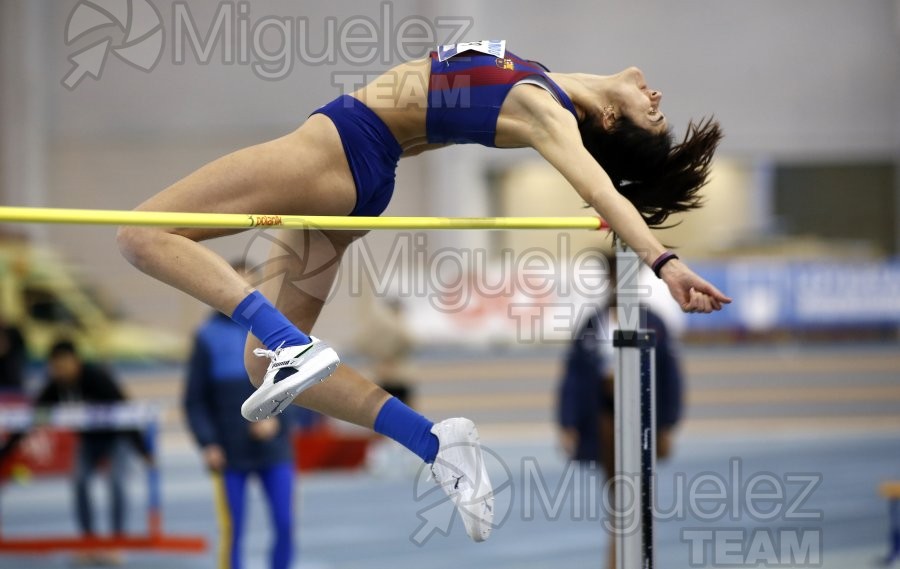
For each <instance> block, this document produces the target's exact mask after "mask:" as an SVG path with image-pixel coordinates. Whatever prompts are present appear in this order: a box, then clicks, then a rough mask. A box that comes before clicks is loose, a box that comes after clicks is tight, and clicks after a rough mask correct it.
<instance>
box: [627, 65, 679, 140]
mask: <svg viewBox="0 0 900 569" xmlns="http://www.w3.org/2000/svg"><path fill="white" fill-rule="evenodd" d="M618 78H619V88H618V89H617V95H618V97H617V98H618V101H617V102H618V107H619V108H618V112H619V113H621V114H623V115H624V116H626V117H628V118H630V119H631V120H632V121H634V123H635V124H636V125H638V126H640V127H642V128H645V129H647V130H649V131H652V132H665V131H666V129H667V128H668V127H669V126H668V124H667V122H666V117H665V116H664V115H663V114H662V111H660V109H659V104H660V102H661V101H662V93H660V92H659V91H656V90H654V89H651V88H649V87H648V86H647V79H646V78H644V74H643V73H642V72H641V70H640V69H638V68H637V67H629V68H628V69H626V70H625V71H622V72H621V73H619V74H618Z"/></svg>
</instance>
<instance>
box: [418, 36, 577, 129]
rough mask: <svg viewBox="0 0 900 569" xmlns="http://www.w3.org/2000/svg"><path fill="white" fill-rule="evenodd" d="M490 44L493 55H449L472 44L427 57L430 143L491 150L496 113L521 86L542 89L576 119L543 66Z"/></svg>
mask: <svg viewBox="0 0 900 569" xmlns="http://www.w3.org/2000/svg"><path fill="white" fill-rule="evenodd" d="M487 43H488V42H476V44H487ZM492 43H493V44H496V45H495V46H494V47H499V49H498V50H495V51H494V52H492V53H482V51H481V50H474V49H468V50H465V49H459V50H453V49H451V50H448V49H447V48H455V47H456V48H458V47H460V46H465V45H472V44H460V46H441V48H440V51H433V52H431V78H430V80H429V82H428V110H427V113H426V118H425V132H426V134H427V136H428V142H430V143H455V144H467V143H474V144H481V145H484V146H491V147H493V146H495V144H494V139H495V137H496V134H497V117H499V116H500V107H501V106H502V105H503V101H504V100H505V99H506V96H507V95H508V94H509V91H510V89H512V88H513V87H515V86H516V85H518V84H520V83H529V84H533V85H537V86H539V87H542V88H544V89H546V90H547V91H548V92H549V93H550V94H551V95H553V97H554V98H555V99H556V100H557V101H558V102H559V104H560V105H562V106H563V107H565V108H566V109H567V110H569V112H571V113H572V114H573V115H576V113H575V105H573V104H572V100H571V99H569V96H568V95H566V93H565V91H563V90H562V89H561V88H560V87H559V85H557V84H556V83H555V82H553V80H552V79H550V77H549V76H548V75H547V71H548V70H547V69H546V68H545V67H544V66H542V65H541V64H539V63H537V62H535V61H528V60H525V59H522V58H520V57H518V56H516V55H514V54H512V53H510V52H509V51H506V49H505V42H492ZM448 52H449V53H448ZM498 55H499V57H498ZM576 117H577V115H576Z"/></svg>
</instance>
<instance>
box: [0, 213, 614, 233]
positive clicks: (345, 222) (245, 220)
mask: <svg viewBox="0 0 900 569" xmlns="http://www.w3.org/2000/svg"><path fill="white" fill-rule="evenodd" d="M0 223H61V224H71V225H145V226H156V227H221V228H237V229H251V228H254V227H282V228H289V229H309V228H314V229H348V230H349V229H356V230H366V229H411V230H412V229H414V230H437V229H448V230H449V229H454V230H455V229H481V230H492V229H493V230H506V229H555V230H569V229H593V230H599V229H608V228H609V226H608V225H606V223H605V222H604V221H603V220H602V219H600V218H599V217H587V216H585V217H350V216H343V217H342V216H325V215H258V214H243V213H175V212H156V211H116V210H101V209H53V208H40V207H0Z"/></svg>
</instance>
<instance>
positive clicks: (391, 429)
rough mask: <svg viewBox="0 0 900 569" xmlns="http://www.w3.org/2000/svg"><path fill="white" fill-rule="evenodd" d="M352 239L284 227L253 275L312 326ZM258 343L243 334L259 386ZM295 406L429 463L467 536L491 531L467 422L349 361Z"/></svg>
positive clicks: (489, 504)
mask: <svg viewBox="0 0 900 569" xmlns="http://www.w3.org/2000/svg"><path fill="white" fill-rule="evenodd" d="M353 237H354V236H352V235H348V234H346V233H343V232H321V233H315V232H282V234H281V235H279V236H278V239H277V240H276V241H275V243H276V244H275V246H274V247H273V250H272V252H271V254H270V256H269V259H268V261H267V262H266V263H265V264H264V265H263V266H262V267H261V270H260V274H257V275H254V276H253V278H252V280H253V281H254V282H259V283H260V284H259V290H260V292H262V293H263V294H265V295H266V296H267V297H268V298H269V299H270V300H271V301H272V302H273V303H274V304H275V306H276V307H278V309H279V310H280V311H281V312H282V313H283V314H284V315H285V316H287V317H288V318H289V319H290V320H291V321H292V322H294V323H295V324H296V325H298V326H300V327H301V328H303V329H305V330H312V328H313V326H314V325H315V322H316V319H317V318H318V316H319V313H320V312H321V310H322V307H323V306H324V304H325V300H326V299H327V292H326V291H328V290H329V289H330V288H331V285H332V283H333V281H334V278H335V276H336V274H337V271H338V266H339V261H340V258H341V256H342V255H343V252H344V250H346V248H347V247H348V246H349V245H350V243H351V242H352V239H353ZM291 251H298V252H303V254H291V253H290V252H291ZM310 275H314V276H315V278H314V279H313V282H311V283H310V284H302V283H306V282H308V281H310V279H309V276H310ZM259 345H260V343H259V340H257V339H256V338H254V337H253V336H252V335H249V336H248V337H247V346H246V351H245V362H246V364H247V371H248V372H249V374H250V377H251V381H253V383H254V385H256V386H257V387H259V385H260V378H261V376H262V375H263V372H264V371H265V361H260V360H259V359H258V358H254V357H253V350H254V349H256V348H258V347H259ZM263 389H265V387H264V388H263ZM263 389H260V390H259V391H260V392H262V391H263ZM294 403H296V404H297V405H300V406H302V407H306V408H309V409H313V410H315V411H319V412H321V413H324V414H326V415H330V416H331V417H334V418H337V419H341V420H344V421H348V422H351V423H355V424H357V425H361V426H364V427H367V428H370V429H374V430H375V431H376V432H378V433H381V434H383V435H385V436H387V437H390V438H392V439H394V440H395V441H397V442H399V443H400V444H402V445H404V446H405V447H406V448H408V449H409V450H410V451H412V452H414V453H415V454H416V455H418V456H419V457H420V458H421V459H422V460H424V461H425V462H427V463H432V472H433V473H434V475H435V479H436V480H437V481H438V483H439V484H440V485H441V487H442V488H443V490H444V491H445V492H446V493H447V494H448V495H449V496H450V497H451V499H452V500H453V501H454V503H455V504H457V507H458V508H460V510H461V512H462V515H463V522H464V524H465V527H466V532H467V533H468V534H469V536H470V537H472V538H473V539H475V540H476V541H483V540H484V539H487V537H488V535H490V530H491V520H492V519H493V491H492V490H491V484H490V480H489V478H488V475H487V470H486V468H485V464H484V457H483V455H482V451H481V446H480V443H479V442H478V432H477V430H476V429H475V426H474V425H473V424H472V422H471V421H468V420H467V419H449V420H446V421H443V422H441V423H439V424H437V425H435V424H434V423H432V422H431V421H429V420H428V419H427V418H425V417H423V416H422V415H420V414H418V413H416V412H415V411H413V410H412V409H410V408H409V407H407V406H406V405H404V404H403V403H402V402H400V401H399V400H398V399H396V398H393V397H391V396H390V395H389V394H388V393H387V392H386V391H384V390H383V389H382V388H380V387H378V386H377V385H375V384H374V383H372V382H371V381H369V380H367V379H366V378H364V377H363V376H362V375H360V374H359V373H357V372H356V370H354V369H352V368H350V367H349V366H347V365H341V366H339V367H338V368H337V371H336V372H335V373H334V374H333V375H332V376H331V377H330V378H329V379H328V380H327V381H325V382H323V383H319V384H316V385H313V386H312V387H310V388H309V389H306V390H305V391H303V392H302V393H300V395H299V396H297V397H296V398H295V399H294Z"/></svg>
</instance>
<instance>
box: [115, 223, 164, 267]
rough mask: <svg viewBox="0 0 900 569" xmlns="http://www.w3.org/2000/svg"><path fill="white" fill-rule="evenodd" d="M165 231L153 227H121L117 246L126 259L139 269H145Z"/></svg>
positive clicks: (117, 235) (117, 234)
mask: <svg viewBox="0 0 900 569" xmlns="http://www.w3.org/2000/svg"><path fill="white" fill-rule="evenodd" d="M162 234H163V231H162V230H160V229H156V228H153V227H120V228H119V230H118V231H117V232H116V244H117V245H118V247H119V252H120V253H122V256H123V257H125V259H126V260H127V261H128V262H129V263H131V264H132V265H134V266H135V267H137V268H139V269H140V268H142V267H145V266H146V265H147V263H148V261H149V259H150V255H151V252H152V251H153V250H154V249H155V245H156V242H157V240H158V239H159V238H160V237H161V236H162Z"/></svg>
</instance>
